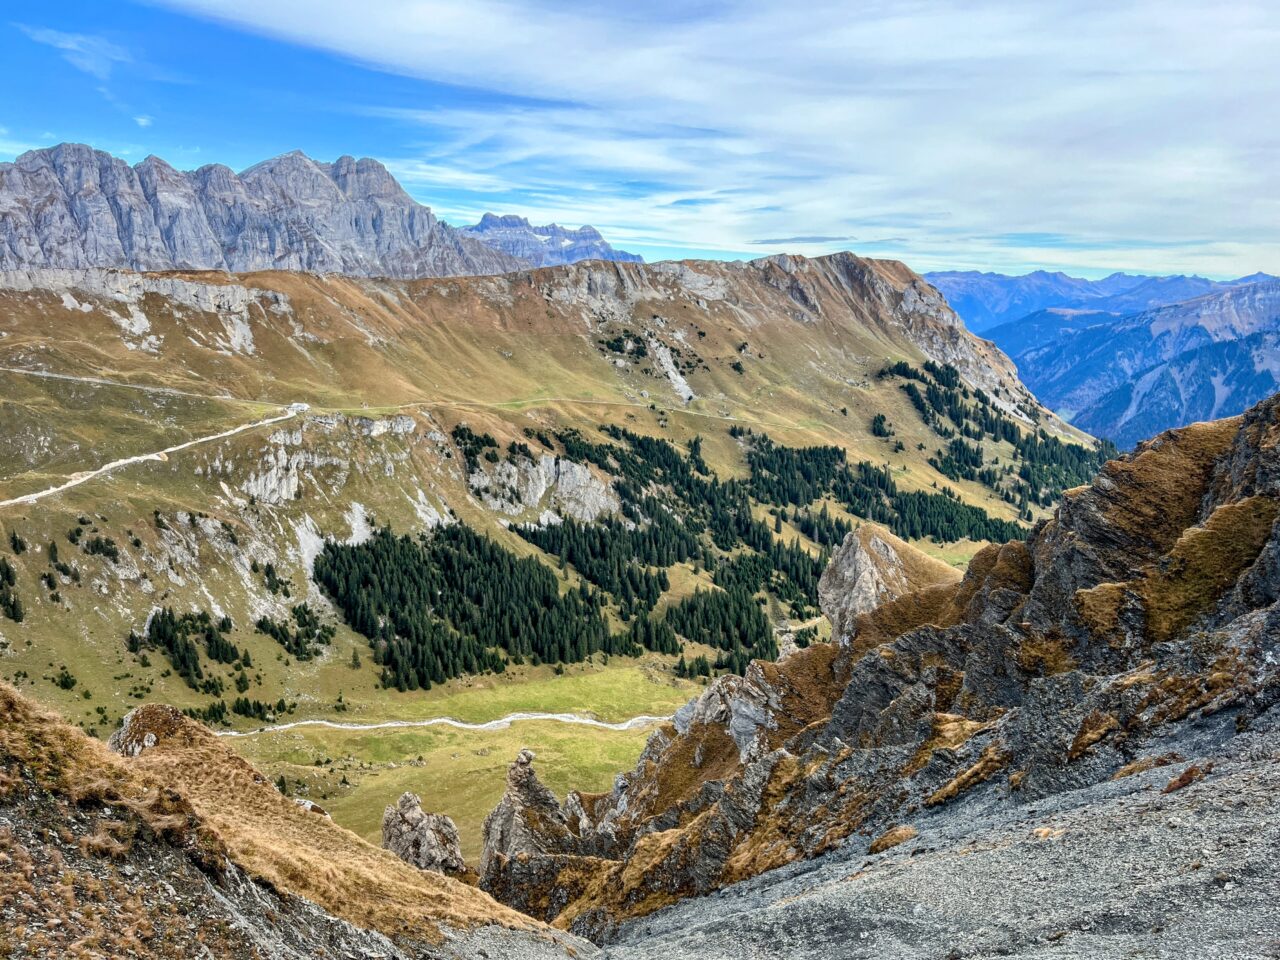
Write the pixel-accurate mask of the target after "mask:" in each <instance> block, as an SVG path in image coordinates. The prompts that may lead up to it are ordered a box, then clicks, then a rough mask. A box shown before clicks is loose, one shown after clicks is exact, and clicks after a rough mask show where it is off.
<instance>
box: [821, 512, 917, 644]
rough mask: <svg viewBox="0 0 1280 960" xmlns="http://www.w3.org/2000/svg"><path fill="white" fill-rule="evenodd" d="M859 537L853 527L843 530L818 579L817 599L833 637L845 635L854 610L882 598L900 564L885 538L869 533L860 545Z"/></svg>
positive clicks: (868, 608)
mask: <svg viewBox="0 0 1280 960" xmlns="http://www.w3.org/2000/svg"><path fill="white" fill-rule="evenodd" d="M862 539H863V538H862V537H860V536H859V534H858V531H856V530H855V531H852V532H850V533H849V534H847V535H846V536H845V538H844V543H842V544H840V547H839V548H838V549H837V550H836V552H835V553H834V554H832V555H831V563H830V564H829V565H828V566H827V569H826V570H824V571H823V572H822V578H821V579H820V580H819V581H818V603H819V605H820V606H821V607H822V612H823V613H824V614H826V617H827V619H828V620H830V621H831V630H832V634H833V635H834V636H835V637H844V636H846V635H847V634H848V632H849V629H850V627H852V625H853V620H854V618H855V617H857V615H858V614H860V613H870V612H871V611H872V610H874V609H875V608H876V607H877V606H879V605H880V602H881V601H882V600H884V599H886V597H887V595H888V594H889V589H890V588H889V583H888V579H887V578H888V577H892V575H893V572H894V571H895V570H900V569H901V566H902V564H901V561H899V560H898V556H897V553H896V552H895V551H894V549H893V547H891V546H889V544H888V542H887V541H885V540H884V539H882V538H880V537H877V536H874V535H873V536H872V537H871V538H870V539H869V541H868V543H867V544H866V545H864V544H863V542H862ZM903 579H905V578H903Z"/></svg>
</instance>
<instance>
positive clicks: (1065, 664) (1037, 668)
mask: <svg viewBox="0 0 1280 960" xmlns="http://www.w3.org/2000/svg"><path fill="white" fill-rule="evenodd" d="M1069 647H1070V641H1068V640H1067V639H1066V638H1065V637H1060V636H1059V637H1047V636H1033V637H1027V638H1026V639H1025V640H1023V641H1022V643H1021V645H1020V646H1019V647H1018V666H1019V667H1021V668H1022V669H1023V670H1024V671H1025V672H1027V673H1030V674H1034V675H1035V676H1039V677H1052V676H1055V675H1057V674H1059V673H1066V672H1068V671H1069V670H1074V669H1075V668H1076V660H1075V657H1073V656H1071V652H1070V649H1069Z"/></svg>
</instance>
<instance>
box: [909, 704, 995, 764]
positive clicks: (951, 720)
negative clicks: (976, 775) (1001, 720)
mask: <svg viewBox="0 0 1280 960" xmlns="http://www.w3.org/2000/svg"><path fill="white" fill-rule="evenodd" d="M989 726H991V724H990V722H987V723H981V722H979V721H977V720H970V719H968V718H967V717H962V716H959V715H957V714H954V713H935V714H934V715H933V728H932V731H931V733H930V736H929V739H928V740H926V741H925V742H924V743H922V744H920V749H919V750H917V751H916V755H915V756H914V757H912V758H911V762H910V763H908V764H907V766H906V768H905V769H904V770H903V771H902V772H903V775H904V776H911V775H912V774H914V773H918V772H919V771H921V770H923V769H924V767H925V764H927V763H928V762H929V758H930V757H931V756H933V752H934V751H935V750H954V749H956V748H957V747H960V746H962V745H964V744H965V743H967V742H968V741H969V740H970V739H971V738H972V737H973V736H974V735H975V734H977V733H980V732H981V731H983V730H985V729H987V728H988V727H989Z"/></svg>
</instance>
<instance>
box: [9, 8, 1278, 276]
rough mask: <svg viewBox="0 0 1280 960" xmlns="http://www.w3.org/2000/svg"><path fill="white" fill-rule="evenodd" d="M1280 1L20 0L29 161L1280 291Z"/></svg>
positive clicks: (709, 242)
mask: <svg viewBox="0 0 1280 960" xmlns="http://www.w3.org/2000/svg"><path fill="white" fill-rule="evenodd" d="M1269 6H1270V4H1269V3H1262V2H1259V3H1250V2H1236V3H1232V4H1230V5H1218V6H1216V7H1211V6H1210V5H1208V4H1203V3H1198V2H1197V3H1192V2H1189V0H1167V2H1161V3H1146V2H1128V0H1109V2H1097V0H1073V2H1068V0H1038V2H1036V3H1025V2H1018V3H1014V2H983V0H931V2H913V0H896V2H893V3H887V2H878V0H877V2H860V3H850V2H841V3H835V2H827V0H812V2H810V3H806V4H804V5H794V4H778V3H776V2H770V3H765V2H759V3H757V2H739V3H727V2H720V0H688V2H684V3H676V2H673V0H653V2H649V3H644V4H633V5H630V7H627V8H625V9H624V8H623V5H620V4H614V3H605V2H600V0H589V2H579V3H571V2H569V0H530V2H523V3H504V2H496V0H468V2H454V0H364V2H361V3H350V2H346V0H342V2H339V0H163V2H160V0H157V2H154V3H131V2H121V0H114V2H110V3H103V2H100V0H65V2H60V3H58V4H49V5H43V7H41V6H37V5H23V6H21V7H17V6H13V5H10V8H9V11H8V19H7V20H6V21H5V22H3V23H2V24H0V54H3V56H4V61H5V63H6V68H7V71H8V73H9V75H10V76H11V77H21V78H22V80H23V83H22V84H21V86H20V87H11V89H13V90H18V91H20V92H19V93H18V95H11V96H10V97H7V98H5V100H4V101H0V159H9V158H12V157H13V156H15V155H17V154H18V153H21V152H22V151H23V150H26V149H30V148H32V147H37V146H46V145H49V144H52V143H56V142H59V141H63V140H75V141H82V142H86V143H90V144H93V145H94V146H96V147H99V148H102V149H105V150H109V151H111V152H113V153H116V154H118V155H121V156H124V157H126V158H128V159H131V160H135V161H136V160H141V159H142V158H143V157H144V156H146V155H147V154H148V153H155V154H157V155H159V156H162V157H164V158H165V159H166V160H168V161H169V162H171V163H173V164H174V165H175V166H178V167H180V168H184V169H189V168H194V167H197V166H200V165H202V164H205V163H212V162H219V163H225V164H228V165H229V166H231V167H233V168H236V169H241V168H243V167H245V166H248V165H249V164H251V163H254V162H256V161H258V160H261V159H263V158H265V157H268V156H272V155H275V154H279V153H283V152H285V151H287V150H292V149H302V150H304V151H306V152H307V153H308V154H310V155H312V156H314V157H317V158H319V159H332V158H334V157H336V156H338V155H340V154H344V153H349V154H354V155H356V156H373V157H376V158H378V159H380V160H382V161H383V162H384V163H386V164H387V165H388V166H389V167H390V168H391V169H392V171H393V172H394V173H396V175H397V176H399V177H400V179H401V181H402V182H403V183H404V184H405V186H406V188H407V189H408V190H409V192H410V193H412V194H413V195H414V196H415V197H417V198H418V199H419V200H421V201H422V202H424V203H427V204H429V205H431V206H432V207H433V208H434V209H435V210H436V211H437V212H438V213H439V214H440V215H441V216H443V217H444V218H445V219H447V220H449V221H450V222H452V223H467V222H472V221H474V220H475V219H478V217H479V215H480V214H481V213H482V212H484V211H486V210H493V211H495V212H504V213H505V212H515V213H522V214H525V215H527V216H529V217H530V218H531V219H533V220H534V221H535V222H547V221H551V220H555V221H558V222H561V223H565V224H569V225H577V224H580V223H592V224H594V225H595V226H597V227H599V228H600V229H601V230H602V231H604V233H605V234H606V236H607V237H608V238H609V239H610V240H612V241H613V242H614V243H615V244H616V245H618V246H621V247H624V248H626V249H631V250H635V251H637V252H639V253H642V254H644V255H645V256H646V257H647V258H648V259H659V258H664V257H672V256H707V257H733V258H736V257H752V256H760V255H763V254H766V253H773V252H778V251H781V250H787V251H792V252H798V253H807V254H816V253H823V252H827V251H830V250H835V249H852V250H855V251H857V252H859V253H862V254H864V255H870V256H886V257H895V258H899V259H902V260H905V261H906V262H907V263H909V264H910V265H912V266H913V267H915V268H917V269H920V270H927V269H946V268H956V269H967V268H976V269H993V270H1001V271H1007V272H1023V271H1025V270H1030V269H1034V268H1037V267H1044V268H1048V269H1065V270H1067V271H1069V272H1072V273H1076V274H1082V275H1088V276H1097V275H1100V274H1103V273H1106V272H1109V271H1110V270H1112V269H1127V270H1131V271H1143V272H1161V273H1164V272H1197V273H1202V274H1206V275H1210V276H1217V277H1226V276H1236V275H1242V274H1247V273H1252V272H1254V271H1255V270H1268V271H1270V272H1280V229H1278V225H1280V162H1277V161H1280V127H1278V126H1277V125H1276V124H1275V122H1274V116H1275V109H1276V108H1275V104H1276V103H1277V102H1278V99H1280V58H1277V57H1276V56H1275V51H1276V50H1277V49H1280V25H1278V24H1277V20H1278V19H1280V18H1276V17H1274V16H1273V15H1272V14H1273V13H1274V11H1273V10H1269V9H1268V7H1269ZM619 11H621V12H619Z"/></svg>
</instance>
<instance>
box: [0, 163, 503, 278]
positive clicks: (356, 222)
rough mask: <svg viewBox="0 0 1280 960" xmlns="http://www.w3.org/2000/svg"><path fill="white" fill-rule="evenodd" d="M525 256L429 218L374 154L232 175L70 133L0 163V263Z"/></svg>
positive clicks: (352, 262) (347, 264) (373, 272)
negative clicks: (113, 149)
mask: <svg viewBox="0 0 1280 960" xmlns="http://www.w3.org/2000/svg"><path fill="white" fill-rule="evenodd" d="M525 266H528V264H527V263H526V262H525V261H523V260H520V259H517V258H515V257H511V256H509V255H507V254H505V253H502V252H500V251H498V250H495V249H494V248H492V247H490V246H487V245H486V244H484V243H481V242H480V241H479V240H475V239H473V238H471V237H468V236H465V235H464V234H462V233H461V232H460V231H457V230H455V229H453V228H452V227H450V226H449V225H448V224H445V223H442V222H440V221H439V220H437V219H436V217H435V215H434V214H433V213H432V212H431V210H430V208H428V207H425V206H423V205H422V204H420V203H418V202H417V201H415V200H414V199H413V198H412V197H410V196H409V195H408V194H407V193H406V192H405V191H404V189H403V188H402V187H401V186H400V184H399V183H397V182H396V179H395V178H394V177H393V176H392V175H391V174H390V173H389V172H388V171H387V169H386V168H385V167H384V166H382V164H380V163H378V162H377V161H376V160H371V159H368V158H364V159H360V160H356V159H354V158H352V157H339V158H338V159H337V160H336V161H334V162H333V163H321V162H318V161H315V160H312V159H310V158H309V157H307V156H305V155H304V154H302V153H301V152H299V151H294V152H292V153H286V154H284V155H282V156H279V157H275V158H273V159H270V160H265V161H263V162H262V163H258V164H255V165H254V166H251V167H249V168H248V169H247V170H244V171H242V172H241V173H239V174H237V173H235V172H233V171H232V170H230V169H229V168H228V167H225V166H221V165H216V164H214V165H209V166H205V167H201V168H200V169H199V170H195V171H192V172H189V173H188V172H182V171H179V170H176V169H174V168H173V167H171V166H170V165H169V164H167V163H165V162H164V161H163V160H161V159H160V158H158V157H154V156H151V157H147V158H146V159H145V160H143V161H142V162H141V163H139V164H137V165H136V166H130V165H129V164H128V163H126V162H125V161H124V160H121V159H119V158H118V157H113V156H112V155H110V154H108V153H105V152H103V151H101V150H94V149H92V148H91V147H87V146H84V145H82V144H74V143H63V144H59V145H58V146H56V147H50V148H47V149H42V150H32V151H29V152H28V153H24V154H22V156H20V157H18V158H17V160H16V161H14V162H13V163H4V164H0V269H4V270H17V269H25V268H32V267H62V268H85V267H121V268H128V269H132V270H231V271H234V272H247V271H254V270H307V271H313V272H317V273H345V274H353V275H357V276H388V277H399V278H413V277H439V276H454V275H466V274H494V273H503V272H506V271H509V270H516V269H520V268H521V267H525Z"/></svg>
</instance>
